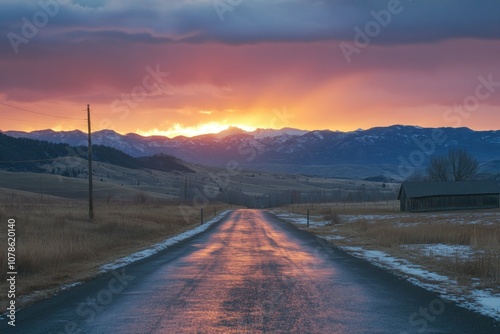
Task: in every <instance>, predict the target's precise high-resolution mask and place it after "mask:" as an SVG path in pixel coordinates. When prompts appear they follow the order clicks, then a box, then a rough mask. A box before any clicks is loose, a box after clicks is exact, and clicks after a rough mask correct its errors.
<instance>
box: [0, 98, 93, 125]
mask: <svg viewBox="0 0 500 334" xmlns="http://www.w3.org/2000/svg"><path fill="white" fill-rule="evenodd" d="M0 104H1V105H3V106H6V107H10V108H14V109H18V110H21V111H25V112H29V113H32V114H37V115H43V116H47V117H54V118H63V119H72V120H77V121H84V120H85V119H83V118H76V117H66V116H57V115H49V114H45V113H42V112H38V111H33V110H29V109H26V108H21V107H16V106H12V105H10V104H7V103H4V102H0Z"/></svg>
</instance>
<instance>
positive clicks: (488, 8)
mask: <svg viewBox="0 0 500 334" xmlns="http://www.w3.org/2000/svg"><path fill="white" fill-rule="evenodd" d="M55 1H56V0H41V2H42V3H46V4H49V3H55ZM391 3H392V5H397V6H398V7H397V8H398V14H394V15H391V17H390V22H389V24H387V26H386V27H381V31H380V33H379V34H378V35H377V38H376V39H374V40H373V41H372V42H373V43H375V44H391V45H392V44H408V43H426V42H437V41H442V40H446V39H452V38H477V39H498V38H500V23H499V20H498V13H499V12H500V1H495V0H484V1H471V0H443V1H434V0H422V1H415V0H414V1H411V0H401V1H397V0H391V1H380V0H376V1H347V0H336V1H335V0H333V1H320V0H273V1H269V0H266V1H264V0H254V1H251V0H241V1H239V0H232V1H228V0H198V1H195V0H184V1H179V0H174V1H159V0H155V1H153V0H152V1H140V2H139V1H117V0H112V1H102V0H78V1H77V0H74V1H69V0H59V2H58V3H57V4H58V6H59V8H58V11H57V15H54V17H50V18H49V22H48V24H47V25H46V26H44V27H41V28H40V34H39V36H38V37H37V38H56V39H57V38H61V37H64V38H63V39H64V40H65V39H67V38H70V39H71V38H75V39H77V40H81V39H82V38H88V39H94V38H97V39H106V38H109V39H112V40H117V39H118V40H123V41H124V42H143V43H163V42H167V43H168V42H171V41H183V42H187V43H200V42H210V41H217V42H220V43H227V44H246V43H259V42H280V41H282V42H294V41H297V42H313V41H325V40H334V41H339V40H346V41H349V40H352V39H353V38H354V36H355V30H354V29H355V28H356V27H358V28H359V29H360V30H364V29H365V27H366V25H367V24H368V23H369V22H371V21H374V20H375V18H374V16H373V12H375V13H380V11H385V10H386V9H387V8H388V6H390V4H391ZM397 3H399V4H397ZM40 10H41V7H40V5H39V4H38V2H36V1H3V2H2V4H0V22H1V23H0V34H1V35H3V36H7V34H8V33H9V32H13V33H17V34H19V35H21V34H22V32H21V28H22V25H23V21H22V18H23V17H26V18H27V19H28V20H30V21H32V18H33V15H34V14H35V13H37V12H38V11H40ZM221 19H222V20H221ZM110 31H111V32H112V33H110ZM118 32H120V33H118ZM6 40H7V39H6V38H4V39H3V43H2V44H1V46H2V47H5V46H8V44H5V42H6Z"/></svg>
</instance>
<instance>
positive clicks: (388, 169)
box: [3, 125, 500, 179]
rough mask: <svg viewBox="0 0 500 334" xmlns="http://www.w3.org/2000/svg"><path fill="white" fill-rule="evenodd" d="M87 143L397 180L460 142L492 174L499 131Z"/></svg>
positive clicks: (234, 135) (65, 139)
mask: <svg viewBox="0 0 500 334" xmlns="http://www.w3.org/2000/svg"><path fill="white" fill-rule="evenodd" d="M3 133H4V134H6V135H8V136H12V137H16V138H31V139H38V140H44V141H48V142H51V143H65V144H69V145H71V146H85V145H87V134H86V133H83V132H81V131H78V130H75V131H61V132H56V131H53V130H41V131H34V132H29V133H27V132H19V131H6V132H3ZM92 142H93V144H96V145H104V146H109V147H112V148H115V149H117V150H120V151H122V152H124V153H126V154H128V155H130V156H133V157H145V156H152V155H155V154H159V153H162V154H168V155H172V156H175V157H177V158H179V159H182V160H186V161H189V162H193V163H198V164H203V165H212V166H219V167H224V166H227V165H228V164H231V165H234V164H238V165H240V166H243V167H245V168H252V169H256V170H268V171H274V172H295V173H302V174H311V175H316V176H325V177H352V178H364V177H372V176H376V175H391V176H393V178H395V179H398V178H399V179H403V178H405V177H407V176H408V175H403V174H407V171H408V170H409V169H410V170H415V169H422V168H425V167H426V165H427V164H428V161H429V156H431V155H433V154H444V153H446V152H447V151H448V149H450V148H458V147H460V148H464V149H466V150H467V151H469V153H471V154H472V155H473V156H474V157H475V158H476V159H477V160H478V161H479V162H480V163H481V164H482V165H484V166H488V172H498V171H497V170H496V168H495V167H498V166H499V165H500V164H499V163H498V161H500V131H474V130H471V129H468V128H421V127H416V126H403V125H393V126H389V127H375V128H371V129H368V130H361V129H360V130H356V131H351V132H340V131H330V130H316V131H305V130H298V129H292V128H284V129H281V130H273V129H257V130H255V131H253V132H245V131H243V130H241V129H238V128H234V127H233V128H229V129H227V130H225V131H223V132H221V133H218V134H207V135H201V136H197V137H191V138H188V137H182V136H180V137H175V138H167V137H162V136H152V137H143V136H140V135H138V134H133V133H129V134H125V135H122V134H119V133H116V132H114V131H112V130H103V131H98V132H94V133H93V134H92ZM408 167H410V168H408ZM402 170H404V171H405V172H404V173H402Z"/></svg>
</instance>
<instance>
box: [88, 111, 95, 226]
mask: <svg viewBox="0 0 500 334" xmlns="http://www.w3.org/2000/svg"><path fill="white" fill-rule="evenodd" d="M87 121H88V128H89V144H88V145H89V147H88V160H89V219H90V220H93V219H94V195H93V190H92V132H91V129H90V104H87Z"/></svg>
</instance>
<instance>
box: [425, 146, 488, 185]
mask: <svg viewBox="0 0 500 334" xmlns="http://www.w3.org/2000/svg"><path fill="white" fill-rule="evenodd" d="M478 169H479V162H478V161H477V160H476V159H475V158H474V157H473V156H472V155H470V154H469V153H468V152H467V151H466V150H464V149H451V150H449V151H448V154H447V155H443V156H434V157H432V158H431V163H430V164H429V167H428V168H427V175H428V176H429V179H430V180H431V181H467V180H470V179H473V178H474V176H475V175H476V173H477V171H478Z"/></svg>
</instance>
